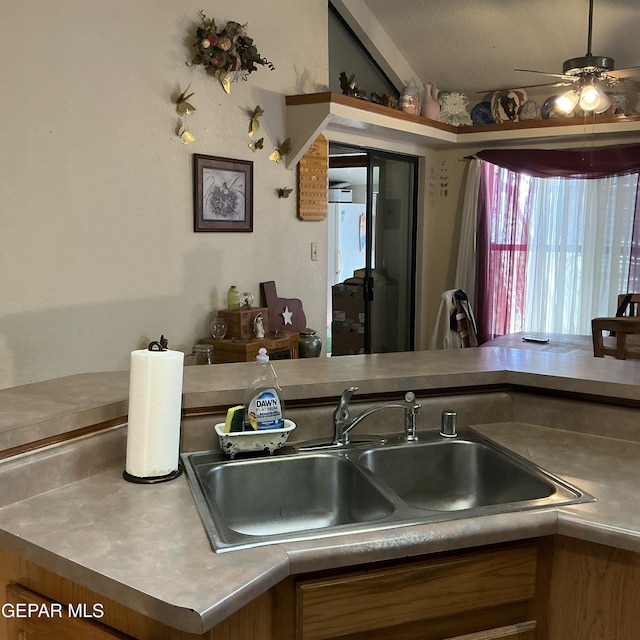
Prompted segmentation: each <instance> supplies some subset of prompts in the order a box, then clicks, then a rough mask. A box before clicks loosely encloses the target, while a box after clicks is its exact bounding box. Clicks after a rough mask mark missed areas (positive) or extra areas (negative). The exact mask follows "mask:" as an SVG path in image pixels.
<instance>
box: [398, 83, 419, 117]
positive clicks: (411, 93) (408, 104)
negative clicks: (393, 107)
mask: <svg viewBox="0 0 640 640" xmlns="http://www.w3.org/2000/svg"><path fill="white" fill-rule="evenodd" d="M400 109H401V110H402V111H404V112H405V113H410V114H411V115H413V116H419V115H420V95H419V94H418V89H417V87H408V86H407V87H405V88H404V91H403V92H402V95H401V96H400Z"/></svg>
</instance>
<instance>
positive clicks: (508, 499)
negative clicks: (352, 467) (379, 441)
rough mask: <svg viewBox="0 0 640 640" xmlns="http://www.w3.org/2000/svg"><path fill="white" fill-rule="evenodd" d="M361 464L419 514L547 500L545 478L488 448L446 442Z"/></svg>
mask: <svg viewBox="0 0 640 640" xmlns="http://www.w3.org/2000/svg"><path fill="white" fill-rule="evenodd" d="M359 461H360V462H361V463H362V464H363V465H365V466H366V467H367V468H368V469H369V470H370V471H371V472H372V473H373V475H374V476H375V477H376V479H378V480H381V481H382V482H384V483H385V484H386V485H387V486H388V487H389V488H390V489H391V490H392V491H393V492H394V493H395V494H397V495H398V496H399V497H400V498H401V499H402V500H403V501H404V502H406V503H408V504H410V505H412V506H414V507H417V508H419V509H430V510H436V511H458V510H461V509H474V508H477V507H486V506H489V505H497V504H509V503H512V502H523V501H530V500H538V499H541V498H547V497H549V496H551V495H552V494H554V493H555V491H556V489H555V487H554V485H553V484H552V482H551V481H550V480H547V479H546V478H545V477H544V476H541V475H538V474H534V473H532V471H531V469H530V468H527V467H525V466H524V465H523V464H522V463H520V462H519V461H518V460H516V459H513V458H510V457H507V456H506V455H505V454H504V453H503V452H501V451H498V450H496V449H495V448H493V447H490V446H488V445H486V444H483V443H478V442H471V441H469V440H457V439H456V440H451V441H448V440H443V441H440V442H431V443H428V444H419V443H418V444H413V445H400V446H395V447H394V446H390V447H387V448H380V449H372V450H370V451H366V452H364V453H362V455H361V456H360V457H359Z"/></svg>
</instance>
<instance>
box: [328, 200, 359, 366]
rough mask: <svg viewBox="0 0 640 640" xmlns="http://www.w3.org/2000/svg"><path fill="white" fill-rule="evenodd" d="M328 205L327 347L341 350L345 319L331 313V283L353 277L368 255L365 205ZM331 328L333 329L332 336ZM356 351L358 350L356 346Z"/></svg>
mask: <svg viewBox="0 0 640 640" xmlns="http://www.w3.org/2000/svg"><path fill="white" fill-rule="evenodd" d="M328 207H329V208H328V235H329V237H328V245H327V248H328V252H327V253H328V259H327V300H328V304H327V351H328V352H329V353H334V354H338V353H341V351H340V349H339V348H338V341H339V338H338V334H340V333H341V332H340V331H339V328H340V327H342V325H343V324H345V320H346V319H345V318H343V317H342V316H341V315H339V316H337V317H334V310H333V303H334V300H333V297H334V294H335V291H334V290H333V287H334V285H336V284H339V283H342V282H344V281H345V280H347V279H349V278H353V274H354V271H357V270H359V269H364V267H365V264H366V256H367V246H366V244H367V242H366V240H367V239H366V205H364V204H352V203H343V202H332V203H329V205H328ZM363 311H364V309H363ZM347 322H348V323H349V326H350V327H351V329H353V325H352V324H351V319H348V320H347ZM345 326H346V325H345ZM343 328H344V327H343ZM345 330H346V329H345ZM334 332H336V335H335V336H334V335H333V333H334ZM334 342H335V343H336V344H335V345H334ZM363 345H364V342H363ZM334 347H335V348H334ZM345 353H346V352H345ZM355 353H358V350H357V351H355Z"/></svg>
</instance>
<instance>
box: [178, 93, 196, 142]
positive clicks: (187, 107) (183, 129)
mask: <svg viewBox="0 0 640 640" xmlns="http://www.w3.org/2000/svg"><path fill="white" fill-rule="evenodd" d="M189 87H191V84H189V86H188V87H187V88H186V89H185V90H184V91H183V92H182V93H181V94H180V95H179V96H178V97H177V98H176V100H175V103H176V112H177V113H178V115H179V116H180V117H181V120H180V121H179V122H178V126H177V127H176V135H177V136H178V137H179V138H180V139H181V140H182V144H190V143H191V142H193V141H194V140H195V136H194V135H193V134H192V133H190V132H189V131H188V129H187V116H190V115H191V114H192V113H194V112H195V110H196V108H195V107H194V106H193V105H192V104H191V103H190V102H188V100H189V98H191V96H192V95H193V93H194V92H193V91H192V92H191V93H187V91H189Z"/></svg>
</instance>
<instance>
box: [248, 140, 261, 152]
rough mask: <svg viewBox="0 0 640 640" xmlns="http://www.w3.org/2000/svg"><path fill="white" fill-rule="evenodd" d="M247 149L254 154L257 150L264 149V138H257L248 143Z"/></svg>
mask: <svg viewBox="0 0 640 640" xmlns="http://www.w3.org/2000/svg"><path fill="white" fill-rule="evenodd" d="M248 147H249V149H251V151H253V153H255V152H256V151H257V150H258V149H263V148H264V138H258V139H257V140H256V141H255V142H250V143H249V144H248Z"/></svg>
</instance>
